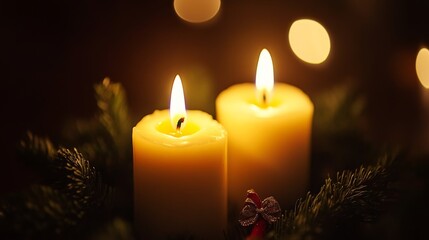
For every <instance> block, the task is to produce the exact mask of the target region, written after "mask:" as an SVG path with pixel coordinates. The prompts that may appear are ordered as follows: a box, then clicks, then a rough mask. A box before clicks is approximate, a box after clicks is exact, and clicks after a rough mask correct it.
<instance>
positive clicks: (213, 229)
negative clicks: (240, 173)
mask: <svg viewBox="0 0 429 240" xmlns="http://www.w3.org/2000/svg"><path fill="white" fill-rule="evenodd" d="M171 95H172V96H171V103H170V111H169V110H162V111H158V110H156V111H155V112H154V113H153V114H151V115H147V116H145V117H144V118H143V119H142V120H141V121H140V122H139V123H138V124H137V125H136V126H135V127H134V128H133V136H132V138H133V154H134V215H135V223H136V229H137V230H138V232H139V237H142V238H144V239H165V238H167V237H168V236H171V237H174V236H176V237H177V236H183V235H192V236H195V237H197V238H204V239H221V238H222V231H223V230H225V228H226V221H227V220H226V211H227V209H226V201H227V200H226V194H227V190H226V188H227V185H226V184H227V183H226V174H227V173H226V143H227V141H226V139H227V135H226V131H225V130H224V128H223V127H222V126H221V125H220V124H219V123H218V122H216V121H215V120H213V118H212V116H210V115H209V114H207V113H205V112H201V111H195V110H194V111H186V109H185V101H184V97H183V88H182V84H181V80H180V77H179V76H176V78H175V80H174V84H173V89H172V94H171ZM176 97H177V99H176Z"/></svg>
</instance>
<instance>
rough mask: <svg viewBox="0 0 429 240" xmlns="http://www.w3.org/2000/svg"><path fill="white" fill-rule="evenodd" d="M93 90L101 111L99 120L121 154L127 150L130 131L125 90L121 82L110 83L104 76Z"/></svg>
mask: <svg viewBox="0 0 429 240" xmlns="http://www.w3.org/2000/svg"><path fill="white" fill-rule="evenodd" d="M95 92H96V99H97V105H98V108H99V109H100V111H101V113H100V116H99V121H100V123H101V124H102V126H104V128H105V129H106V131H107V132H108V133H109V135H110V137H111V138H112V140H113V141H114V143H115V146H116V149H117V150H118V154H119V155H121V154H123V153H125V151H126V150H128V149H127V147H128V146H129V141H128V140H129V136H130V131H131V121H130V117H129V114H128V106H127V103H126V94H125V91H124V89H123V87H122V85H121V84H119V83H111V82H110V79H109V78H105V79H104V80H103V82H102V84H98V85H96V86H95ZM120 157H121V156H120Z"/></svg>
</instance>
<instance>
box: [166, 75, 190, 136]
mask: <svg viewBox="0 0 429 240" xmlns="http://www.w3.org/2000/svg"><path fill="white" fill-rule="evenodd" d="M186 117H187V116H186V107H185V95H184V94H183V86H182V80H181V79H180V76H179V75H176V78H174V82H173V87H172V89H171V99H170V122H171V126H172V127H173V129H176V130H177V131H180V129H183V128H184V127H185V124H186V120H187V119H186Z"/></svg>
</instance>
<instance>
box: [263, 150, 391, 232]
mask: <svg viewBox="0 0 429 240" xmlns="http://www.w3.org/2000/svg"><path fill="white" fill-rule="evenodd" d="M390 166H391V161H386V160H385V158H384V159H381V160H380V161H379V163H378V164H376V165H374V166H368V167H364V166H360V167H359V168H357V169H355V170H347V171H342V172H338V173H337V175H336V178H335V179H331V178H330V177H328V178H327V179H326V180H325V183H324V185H323V186H322V187H321V188H320V191H319V193H317V194H316V195H313V194H311V193H308V194H307V196H306V197H305V198H303V199H300V200H299V201H298V202H297V203H296V205H295V208H294V209H293V210H290V211H285V214H284V215H283V216H282V218H281V220H280V221H279V222H278V223H277V224H276V226H275V228H274V229H275V230H274V231H273V232H271V234H270V235H271V237H272V238H273V239H303V238H306V239H312V238H314V237H317V236H319V237H320V236H324V235H326V234H327V233H328V232H329V228H330V227H333V228H335V226H338V225H340V224H341V222H343V221H345V220H350V219H354V220H358V221H372V220H374V219H375V218H376V217H377V216H378V214H379V213H380V211H382V210H383V206H384V204H385V203H387V202H390V201H391V200H392V196H393V191H392V189H391V186H390V185H391V182H392V181H391V180H392V176H391V171H390V169H389V167H390Z"/></svg>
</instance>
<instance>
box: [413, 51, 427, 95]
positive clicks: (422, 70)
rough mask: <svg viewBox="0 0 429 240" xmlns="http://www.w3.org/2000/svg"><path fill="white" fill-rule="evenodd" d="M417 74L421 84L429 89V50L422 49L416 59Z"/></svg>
mask: <svg viewBox="0 0 429 240" xmlns="http://www.w3.org/2000/svg"><path fill="white" fill-rule="evenodd" d="M416 72H417V77H418V78H419V80H420V83H421V84H422V85H423V87H425V88H429V50H428V49H427V48H422V49H420V51H419V53H418V54H417V58H416Z"/></svg>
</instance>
